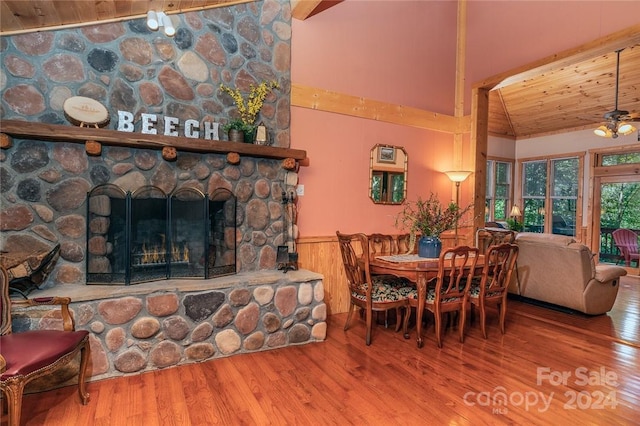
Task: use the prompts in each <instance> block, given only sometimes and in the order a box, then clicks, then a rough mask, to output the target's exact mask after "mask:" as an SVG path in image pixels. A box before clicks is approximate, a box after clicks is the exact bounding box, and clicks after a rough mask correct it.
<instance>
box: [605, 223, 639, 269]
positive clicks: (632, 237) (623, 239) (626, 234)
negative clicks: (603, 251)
mask: <svg viewBox="0 0 640 426" xmlns="http://www.w3.org/2000/svg"><path fill="white" fill-rule="evenodd" d="M612 235H613V241H614V242H615V244H616V247H618V250H620V254H622V257H624V264H625V265H626V266H627V267H629V266H631V261H632V260H635V261H636V262H638V261H639V259H640V255H638V234H636V233H635V232H633V231H632V230H630V229H624V228H621V229H616V230H615V231H613V232H612Z"/></svg>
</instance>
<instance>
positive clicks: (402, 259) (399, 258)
mask: <svg viewBox="0 0 640 426" xmlns="http://www.w3.org/2000/svg"><path fill="white" fill-rule="evenodd" d="M376 259H380V260H386V261H387V262H394V263H409V262H428V261H432V260H435V261H437V260H438V258H437V257H434V258H430V257H420V256H418V255H417V254H394V255H391V256H376Z"/></svg>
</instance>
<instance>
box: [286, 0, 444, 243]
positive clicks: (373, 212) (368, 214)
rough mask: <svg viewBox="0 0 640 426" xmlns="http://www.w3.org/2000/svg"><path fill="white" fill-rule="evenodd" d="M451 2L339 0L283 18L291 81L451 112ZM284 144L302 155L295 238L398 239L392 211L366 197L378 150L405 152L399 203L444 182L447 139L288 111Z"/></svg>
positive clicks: (441, 186) (345, 118)
mask: <svg viewBox="0 0 640 426" xmlns="http://www.w3.org/2000/svg"><path fill="white" fill-rule="evenodd" d="M455 16H456V4H455V2H387V1H384V2H371V1H366V2H364V1H356V0H347V1H345V2H343V3H340V4H338V5H337V6H334V7H333V8H331V9H329V10H327V11H324V12H322V13H320V14H319V15H316V16H313V17H312V18H310V19H308V20H306V21H296V20H294V21H293V36H292V47H291V49H292V64H291V80H292V82H293V83H296V84H302V85H306V86H312V87H319V88H323V89H328V90H332V91H336V92H340V93H345V94H349V95H355V96H362V97H366V98H369V99H375V100H379V101H384V102H389V103H393V104H401V105H408V106H412V107H416V108H421V109H426V110H431V111H436V112H441V113H444V114H450V115H452V114H453V98H454V85H455V81H454V71H455V31H454V32H451V31H450V23H451V22H455V19H456V18H455ZM291 141H292V145H291V146H292V147H293V148H298V149H304V150H306V151H307V155H308V156H309V158H310V165H309V167H303V168H301V170H300V183H301V184H303V185H304V186H305V195H304V196H301V197H299V200H298V207H299V220H298V225H299V230H300V236H301V237H310V236H327V235H335V232H336V230H340V231H342V232H367V233H369V232H374V231H376V232H389V233H394V232H399V231H398V229H396V228H395V227H394V217H395V215H396V214H397V212H398V211H399V210H400V207H399V206H387V205H376V204H373V202H372V201H371V200H370V199H369V196H368V189H369V183H368V179H369V159H370V150H371V148H372V147H373V146H374V145H375V144H378V143H381V144H393V145H398V146H402V147H404V148H405V150H406V151H407V154H408V159H409V174H408V199H409V200H415V199H416V198H417V197H418V196H422V197H425V196H428V195H429V192H430V191H431V190H433V192H436V193H438V194H439V195H440V197H441V198H442V200H443V201H448V200H449V199H451V198H452V195H451V194H452V192H451V191H452V189H451V188H452V185H451V183H450V182H449V180H448V179H447V177H446V176H445V175H443V174H442V173H441V172H442V171H445V170H449V169H451V168H452V167H453V165H452V159H451V155H450V153H451V149H452V142H453V136H452V135H450V134H446V133H440V132H433V131H427V130H421V129H415V128H409V127H405V126H398V125H393V124H388V123H381V122H376V121H372V120H364V119H359V118H354V117H348V116H342V115H338V114H329V113H325V112H319V111H312V110H308V109H304V108H296V107H292V111H291Z"/></svg>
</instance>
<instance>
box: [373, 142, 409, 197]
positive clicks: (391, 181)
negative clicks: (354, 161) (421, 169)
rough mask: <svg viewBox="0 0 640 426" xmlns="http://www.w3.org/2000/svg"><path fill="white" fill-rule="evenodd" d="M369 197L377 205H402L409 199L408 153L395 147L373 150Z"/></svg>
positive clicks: (385, 146) (386, 146)
mask: <svg viewBox="0 0 640 426" xmlns="http://www.w3.org/2000/svg"><path fill="white" fill-rule="evenodd" d="M369 197H370V198H371V201H373V202H374V203H376V204H402V203H403V202H404V200H405V198H407V152H406V151H405V150H404V148H402V147H399V146H393V145H380V144H378V145H376V146H374V147H373V148H371V166H370V167H369Z"/></svg>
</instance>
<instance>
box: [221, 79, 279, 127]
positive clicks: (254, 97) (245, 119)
mask: <svg viewBox="0 0 640 426" xmlns="http://www.w3.org/2000/svg"><path fill="white" fill-rule="evenodd" d="M249 87H250V91H249V95H248V97H247V98H246V99H245V97H244V96H243V95H242V93H241V92H240V89H232V88H231V87H229V86H225V85H224V84H220V90H222V91H223V92H226V93H228V94H229V96H231V98H232V99H233V102H234V103H235V104H236V108H237V110H238V113H239V114H240V118H236V119H233V120H231V121H229V122H228V123H227V124H223V125H222V130H223V131H225V132H228V131H229V130H231V129H235V130H240V131H242V132H244V133H246V134H253V133H254V132H255V130H256V127H257V126H256V124H255V123H256V118H257V116H258V114H259V113H260V110H261V109H262V105H263V104H264V100H265V99H266V97H267V95H268V94H269V92H270V91H271V90H272V89H277V88H279V87H280V86H279V85H278V82H277V81H269V82H266V81H263V82H262V83H260V84H258V85H257V86H254V85H253V84H252V85H250V86H249Z"/></svg>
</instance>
